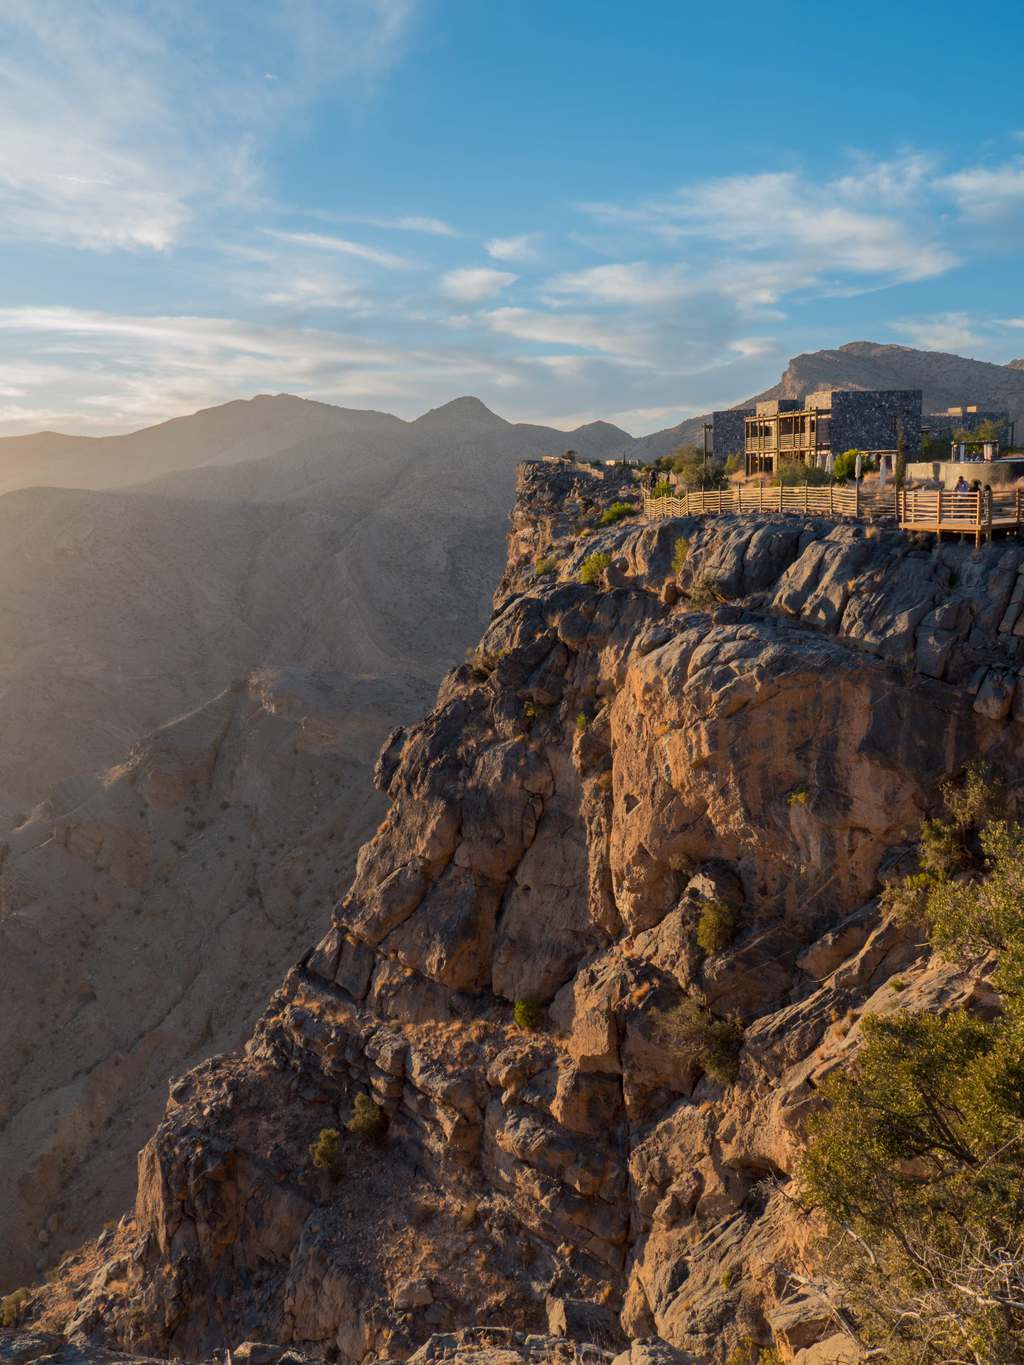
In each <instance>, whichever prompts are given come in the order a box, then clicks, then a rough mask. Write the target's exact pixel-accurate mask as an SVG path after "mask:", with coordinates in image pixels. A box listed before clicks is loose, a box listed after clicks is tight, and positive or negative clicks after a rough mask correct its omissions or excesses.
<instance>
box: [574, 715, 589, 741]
mask: <svg viewBox="0 0 1024 1365" xmlns="http://www.w3.org/2000/svg"><path fill="white" fill-rule="evenodd" d="M586 728H587V718H586V716H585V715H584V714H583V712H582V711H580V713H579V714H578V715H577V717H576V729H577V730H578V731H579V732H580V734H581V735H582V733H583V731H584V730H585V729H586Z"/></svg>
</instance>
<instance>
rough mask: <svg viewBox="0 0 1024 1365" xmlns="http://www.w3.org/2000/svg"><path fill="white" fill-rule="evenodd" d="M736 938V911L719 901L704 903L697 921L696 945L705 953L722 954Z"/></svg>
mask: <svg viewBox="0 0 1024 1365" xmlns="http://www.w3.org/2000/svg"><path fill="white" fill-rule="evenodd" d="M735 936H736V911H735V910H734V909H733V908H732V907H731V906H729V905H723V904H722V902H721V901H705V902H704V903H703V905H702V906H701V908H700V915H699V916H698V919H697V944H698V946H699V947H701V948H703V949H704V951H705V952H706V953H722V952H724V951H725V949H726V948H728V946H729V944H730V943H731V942H732V941H733V939H734V938H735Z"/></svg>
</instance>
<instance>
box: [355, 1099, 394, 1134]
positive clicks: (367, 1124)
mask: <svg viewBox="0 0 1024 1365" xmlns="http://www.w3.org/2000/svg"><path fill="white" fill-rule="evenodd" d="M387 1126H388V1121H387V1117H386V1115H385V1113H384V1110H383V1109H382V1108H381V1107H380V1105H379V1104H374V1102H373V1100H371V1099H370V1097H369V1095H364V1094H363V1093H362V1091H360V1092H359V1093H358V1094H357V1095H356V1096H355V1098H354V1099H353V1101H352V1117H351V1118H350V1119H349V1121H348V1123H346V1124H345V1127H346V1128H347V1129H348V1131H349V1132H350V1133H355V1135H356V1136H357V1137H361V1138H370V1139H376V1138H381V1137H383V1136H384V1132H385V1130H386V1128H387Z"/></svg>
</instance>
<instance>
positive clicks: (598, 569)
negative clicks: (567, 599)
mask: <svg viewBox="0 0 1024 1365" xmlns="http://www.w3.org/2000/svg"><path fill="white" fill-rule="evenodd" d="M611 562H612V557H611V555H608V554H605V553H604V551H603V550H595V551H594V553H593V554H592V555H587V557H586V559H585V560H584V561H583V563H582V565H581V566H580V582H581V583H598V582H600V579H601V575H602V574H603V573H604V571H605V569H607V567H608V565H609V564H610V563H611Z"/></svg>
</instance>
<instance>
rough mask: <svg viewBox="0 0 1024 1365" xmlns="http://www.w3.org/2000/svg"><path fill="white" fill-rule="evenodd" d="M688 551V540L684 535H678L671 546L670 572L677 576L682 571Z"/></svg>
mask: <svg viewBox="0 0 1024 1365" xmlns="http://www.w3.org/2000/svg"><path fill="white" fill-rule="evenodd" d="M689 553H690V542H689V541H688V540H687V539H686V537H685V536H680V537H679V538H678V540H677V541H676V543H675V545H674V546H673V547H672V572H673V573H674V574H676V575H677V576H678V575H679V574H680V573H682V571H683V565H684V564H685V563H686V557H687V555H688V554H689Z"/></svg>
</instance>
